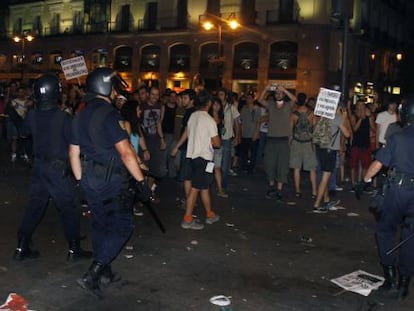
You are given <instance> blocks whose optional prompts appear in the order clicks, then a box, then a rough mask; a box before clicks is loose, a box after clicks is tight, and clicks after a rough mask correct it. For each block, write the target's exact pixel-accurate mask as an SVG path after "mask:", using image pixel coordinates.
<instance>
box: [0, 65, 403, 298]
mask: <svg viewBox="0 0 414 311" xmlns="http://www.w3.org/2000/svg"><path fill="white" fill-rule="evenodd" d="M108 77H109V78H108ZM107 78H108V79H107ZM47 79H49V80H50V79H51V80H52V82H50V81H49V80H47ZM47 79H46V81H47V83H46V86H40V87H39V86H38V87H37V88H36V84H35V85H34V88H31V87H24V86H22V85H18V84H17V83H15V82H13V83H11V84H10V85H9V86H8V88H7V89H5V92H3V94H2V96H1V101H0V109H1V110H0V112H1V113H2V114H1V115H2V119H1V120H2V124H1V126H2V129H6V131H7V141H8V142H9V146H10V152H11V153H10V160H11V161H12V162H15V161H16V160H17V159H20V158H21V159H22V160H23V161H25V162H28V163H32V161H33V162H34V163H35V166H34V171H35V173H36V174H34V177H33V179H32V184H35V185H36V187H37V190H36V187H34V188H32V190H31V191H32V192H33V193H32V194H31V198H32V199H31V201H30V202H29V207H28V208H27V210H26V214H25V216H24V219H23V221H22V224H21V226H20V229H19V233H18V236H19V241H18V247H17V248H16V253H15V258H16V259H18V260H22V259H25V258H27V257H37V256H38V253H37V252H36V251H34V250H32V249H31V248H30V241H31V234H32V233H33V231H34V229H35V227H36V225H37V223H38V222H39V218H40V217H41V215H42V213H41V212H40V211H43V210H44V208H46V206H47V200H46V198H48V197H49V196H51V197H53V199H54V200H56V202H58V203H59V202H60V203H59V204H61V205H62V206H63V210H64V211H65V212H66V216H64V217H63V221H64V224H66V226H67V228H66V229H65V230H66V231H65V234H66V235H67V238H68V241H69V255H70V256H69V255H68V258H71V259H82V258H90V257H91V256H92V254H91V253H90V252H87V251H84V250H82V249H81V248H80V244H79V223H78V220H76V216H75V215H73V211H74V210H73V209H71V207H73V206H74V204H75V203H74V202H73V200H72V199H69V195H68V194H67V193H65V194H62V193H59V192H54V190H53V189H52V188H53V187H52V185H51V184H48V183H45V177H44V174H49V175H50V176H52V177H53V179H58V178H62V177H61V176H60V175H59V176H57V175H56V172H55V171H54V170H51V171H50V172H49V173H45V172H41V171H39V167H41V165H44V166H45V167H48V165H49V164H50V163H51V160H52V158H53V161H56V160H62V161H67V162H68V163H69V162H70V166H71V171H72V173H71V174H70V175H71V176H72V177H73V181H74V185H75V187H81V188H82V189H83V190H84V192H85V198H84V199H85V200H86V201H87V203H88V205H89V208H90V210H91V211H92V218H93V223H94V229H93V230H94V237H93V246H94V261H93V263H92V264H91V266H90V268H89V269H88V271H87V272H86V273H85V275H84V276H83V277H82V278H81V279H79V280H78V283H79V285H80V286H82V287H83V288H85V289H88V290H90V291H91V292H93V293H94V294H95V295H97V296H100V290H99V285H100V284H101V283H100V282H102V279H106V280H107V282H112V281H115V279H116V276H115V274H114V273H113V272H112V270H111V266H110V264H111V262H112V261H113V260H114V259H115V258H116V256H117V254H118V253H119V251H120V249H121V248H122V245H124V243H125V241H126V240H127V239H128V238H129V236H130V234H131V232H132V218H131V215H132V214H131V213H130V212H131V209H130V207H132V206H136V205H138V204H139V203H138V201H141V202H144V203H145V202H147V201H151V202H152V203H154V204H156V203H159V202H160V201H161V200H162V198H160V197H159V195H158V192H157V186H158V184H159V182H158V181H159V180H161V179H173V180H175V181H178V182H182V184H183V191H182V204H183V207H184V209H185V212H184V215H183V218H182V220H181V227H182V228H183V229H193V230H201V229H203V228H204V224H202V223H200V222H199V221H197V220H195V219H193V216H192V215H193V210H194V208H195V206H196V201H197V198H198V196H199V195H200V198H201V202H202V204H203V207H204V209H205V213H206V217H205V224H207V225H211V224H214V223H215V222H217V221H219V220H220V216H219V215H218V214H217V213H216V212H215V211H214V209H213V207H212V204H211V193H213V194H214V195H217V196H218V197H220V198H223V199H227V198H228V197H229V196H230V195H231V191H229V183H231V179H229V176H230V175H233V176H237V175H238V173H241V172H242V171H243V172H244V174H243V176H246V174H247V175H248V174H256V173H258V172H263V173H264V176H265V183H266V184H267V189H266V187H265V186H264V191H263V196H264V197H265V198H266V199H269V200H275V201H277V202H279V203H287V204H290V203H292V200H290V201H289V200H288V198H289V197H290V196H294V198H295V199H300V198H303V197H305V198H310V199H311V201H312V206H309V208H310V209H311V210H312V211H313V212H315V213H326V212H328V211H329V210H330V209H332V208H334V207H335V205H337V204H338V201H336V200H332V196H333V195H334V194H335V192H336V191H342V190H344V188H346V187H348V189H345V190H349V191H356V188H357V187H359V186H360V185H361V180H363V177H364V176H365V175H366V174H367V171H368V169H369V167H370V165H372V163H373V160H374V155H375V153H376V152H377V150H378V149H380V148H383V147H384V146H386V144H387V140H388V138H389V137H390V135H391V132H392V131H396V129H398V128H399V121H400V118H399V114H398V109H397V107H398V106H399V104H400V102H399V99H398V98H396V97H388V98H384V102H383V104H382V105H380V103H379V102H378V101H377V99H375V100H374V101H373V102H367V101H366V99H367V98H366V97H358V96H357V95H355V94H353V92H352V91H350V92H349V94H348V97H349V100H348V102H347V103H340V104H339V105H338V108H337V110H336V113H335V116H334V118H333V119H332V120H331V119H328V118H325V117H319V116H317V115H315V114H314V109H315V104H316V98H315V97H308V96H307V95H306V94H304V93H298V94H297V95H294V94H293V93H292V92H290V91H289V90H288V89H286V88H285V87H283V86H281V85H274V84H269V85H267V86H266V87H265V88H264V89H263V90H262V92H260V93H257V94H256V93H254V92H249V93H246V94H242V95H240V96H239V94H236V93H234V92H231V91H229V90H226V89H224V88H220V89H218V90H217V91H216V92H214V94H212V93H210V92H208V91H206V90H204V89H203V88H202V87H201V86H198V87H197V88H196V89H186V90H183V91H181V92H176V91H174V90H171V89H167V90H164V91H163V92H162V93H161V91H160V89H159V88H158V87H156V86H152V87H148V86H146V85H143V86H140V87H139V88H137V89H136V90H134V91H133V92H130V93H128V92H126V90H125V88H123V87H122V85H123V82H124V81H123V80H122V79H121V78H120V77H119V76H116V75H115V73H114V72H113V70H112V69H109V68H100V69H97V70H95V71H93V72H92V73H90V74H89V75H88V78H87V81H86V89H84V88H83V87H79V86H78V85H67V86H66V88H64V89H63V90H62V91H60V90H59V96H58V97H57V96H54V97H53V98H52V99H50V98H46V97H47V96H46V97H45V95H44V94H42V92H43V91H44V90H46V91H44V92H47V88H48V87H49V85H48V83H52V84H53V83H58V82H56V81H57V78H56V77H54V78H53V77H51V76H47ZM53 79H56V81H55V80H53ZM39 81H40V82H39ZM41 81H42V80H38V81H37V83H41ZM42 87H43V89H42ZM54 87H55V88H57V86H56V85H55V86H54ZM33 92H34V93H33ZM36 92H37V93H36ZM39 92H40V93H39ZM55 95H56V94H55ZM33 107H35V109H34V110H36V109H37V110H40V111H42V112H41V113H39V112H38V113H37V118H45V120H46V121H47V122H45V123H43V124H47V123H48V122H49V121H50V114H48V111H49V110H52V109H53V110H56V109H58V111H60V112H62V111H64V112H65V114H63V115H62V117H61V118H64V115H72V116H74V117H75V118H74V121H73V125H72V133H71V135H69V137H70V138H68V137H66V136H65V135H67V133H66V132H65V131H67V130H66V129H65V128H61V129H60V131H61V132H62V135H63V136H62V137H64V138H61V140H62V142H64V143H65V144H66V145H65V146H64V148H62V146H59V148H60V149H59V150H57V151H56V153H55V154H53V155H51V154H43V151H41V150H42V149H41V148H42V147H41V146H40V145H39V141H42V142H43V147H44V146H45V144H46V145H47V144H48V141H47V140H46V139H44V138H42V139H40V140H39V138H38V137H37V136H41V137H43V136H42V135H48V136H47V137H48V138H49V139H50V141H56V140H58V138H57V137H58V136H56V135H58V134H53V135H49V133H48V132H50V131H52V130H50V126H49V125H47V126H46V127H45V128H43V129H42V128H41V127H40V126H39V124H36V123H35V124H34V125H33V124H32V129H31V130H32V131H31V132H30V131H29V132H28V131H26V130H25V129H26V128H27V125H26V123H27V120H28V119H33V118H34V117H33V116H31V115H32V114H31V110H33ZM39 107H40V108H39ZM381 108H385V109H384V110H382V109H381ZM45 111H46V112H45ZM56 115H58V114H56ZM30 116H31V117H30ZM48 118H49V119H48ZM55 119H56V118H55ZM59 120H60V119H59ZM62 120H63V119H62ZM50 122H51V121H50ZM50 122H49V123H50ZM53 122H55V121H53ZM65 122H66V121H65ZM391 124H392V125H391ZM390 125H391V126H390ZM59 126H60V127H61V126H63V125H59ZM59 126H58V125H56V126H54V127H55V128H59ZM65 127H67V126H66V125H65ZM52 132H53V131H52ZM35 133H37V134H35ZM102 133H105V135H104V136H103V134H102ZM31 134H32V135H31ZM54 135H55V136H54ZM68 142H70V143H68ZM53 144H56V143H53ZM57 148H58V147H57ZM49 151H50V150H49ZM52 151H53V150H52ZM62 152H65V153H67V154H68V158H67V157H65V156H63V155H62ZM59 163H60V162H59ZM54 168H55V167H54ZM61 171H62V170H60V171H59V172H58V173H59V174H61V173H62V172H61ZM63 171H64V172H65V175H64V176H63V177H64V178H65V179H64V182H66V183H67V182H68V180H67V176H68V173H67V171H66V170H63ZM49 175H48V177H50V176H49ZM127 175H129V179H128V178H126V176H127ZM304 175H307V176H308V177H309V179H303V178H302V177H303V176H304ZM131 176H132V178H131ZM290 176H292V179H290ZM347 176H349V181H350V183H349V184H347ZM372 177H373V176H372ZM128 180H129V182H128ZM131 180H133V182H134V185H133V186H131V184H130V182H131ZM61 182H63V181H61ZM377 184H378V185H377ZM380 184H381V181H378V183H377V181H375V180H374V181H373V182H371V183H370V184H369V185H368V184H366V185H364V188H363V189H362V190H363V191H365V192H371V191H373V189H374V188H375V187H376V186H380ZM212 185H214V186H212ZM287 186H290V188H291V189H292V191H291V190H288V188H289V187H287ZM65 188H66V189H68V187H65ZM213 188H214V189H215V190H214V191H212V189H213ZM131 189H132V190H133V191H132V192H133V193H135V196H131V194H130V192H131V191H129V190H131ZM308 189H310V191H309V192H308ZM36 191H38V192H37V193H36ZM229 192H230V193H229ZM39 193H41V194H42V201H39V198H36V199H34V198H35V196H36V194H39ZM61 197H66V198H67V200H66V201H62V200H59V198H61ZM293 204H294V201H293ZM114 210H117V211H118V212H117V213H116V215H114V213H113V211H114ZM107 211H111V213H109V212H108V213H106V212H107ZM109 214H110V216H109ZM68 215H69V216H68ZM69 218H71V219H72V220H71V222H70V223H69V222H68V220H67V219H69ZM71 254H72V255H71Z"/></svg>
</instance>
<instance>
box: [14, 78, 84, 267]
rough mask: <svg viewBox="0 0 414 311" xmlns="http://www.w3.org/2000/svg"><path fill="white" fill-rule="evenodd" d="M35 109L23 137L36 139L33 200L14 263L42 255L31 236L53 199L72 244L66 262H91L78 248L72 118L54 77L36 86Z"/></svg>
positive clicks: (31, 189)
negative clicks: (70, 151)
mask: <svg viewBox="0 0 414 311" xmlns="http://www.w3.org/2000/svg"><path fill="white" fill-rule="evenodd" d="M33 96H34V102H35V109H34V110H30V111H29V112H28V114H27V117H26V119H25V124H24V126H23V128H24V130H23V131H24V132H25V133H24V134H25V135H27V136H28V135H30V134H31V135H32V138H33V156H34V164H33V173H32V179H31V185H30V200H29V204H28V206H27V208H26V210H25V212H24V216H23V219H22V221H21V224H20V228H19V231H18V245H17V248H16V251H15V253H14V259H16V260H23V259H26V258H36V257H38V256H39V252H38V251H36V250H32V249H31V248H30V242H31V236H32V234H33V232H34V231H35V229H36V226H37V224H38V223H39V222H40V220H41V219H42V217H43V215H44V212H45V210H46V208H47V206H48V203H49V198H52V199H53V201H54V204H55V205H56V207H57V208H58V210H59V212H60V215H61V217H62V221H63V228H64V233H65V237H66V239H67V240H68V242H69V252H68V256H67V259H68V260H69V261H73V260H76V259H81V258H91V257H92V253H91V252H87V251H84V250H82V249H81V248H80V245H79V235H80V211H79V210H78V209H77V207H76V204H75V201H74V186H75V183H74V179H73V176H72V175H71V174H70V167H69V161H68V149H69V143H70V135H71V128H72V126H71V122H72V118H71V116H70V115H69V114H67V113H66V112H63V111H61V110H60V109H59V107H58V104H59V101H60V99H61V85H60V82H59V79H58V78H57V76H56V75H55V74H52V73H47V74H44V75H42V76H41V77H40V78H38V79H37V80H36V81H35V82H34V85H33Z"/></svg>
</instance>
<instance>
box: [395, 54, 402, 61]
mask: <svg viewBox="0 0 414 311" xmlns="http://www.w3.org/2000/svg"><path fill="white" fill-rule="evenodd" d="M395 58H396V59H397V60H398V61H401V60H402V59H403V55H402V54H401V53H397V54H396V55H395Z"/></svg>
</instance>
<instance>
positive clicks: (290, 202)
mask: <svg viewBox="0 0 414 311" xmlns="http://www.w3.org/2000/svg"><path fill="white" fill-rule="evenodd" d="M286 204H287V205H296V202H295V201H287V202H286Z"/></svg>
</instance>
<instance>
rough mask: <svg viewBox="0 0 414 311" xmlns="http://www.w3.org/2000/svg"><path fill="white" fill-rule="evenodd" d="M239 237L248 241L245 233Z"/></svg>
mask: <svg viewBox="0 0 414 311" xmlns="http://www.w3.org/2000/svg"><path fill="white" fill-rule="evenodd" d="M239 237H240V238H241V239H242V240H247V235H246V234H245V233H244V232H241V233H240V234H239Z"/></svg>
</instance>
